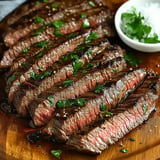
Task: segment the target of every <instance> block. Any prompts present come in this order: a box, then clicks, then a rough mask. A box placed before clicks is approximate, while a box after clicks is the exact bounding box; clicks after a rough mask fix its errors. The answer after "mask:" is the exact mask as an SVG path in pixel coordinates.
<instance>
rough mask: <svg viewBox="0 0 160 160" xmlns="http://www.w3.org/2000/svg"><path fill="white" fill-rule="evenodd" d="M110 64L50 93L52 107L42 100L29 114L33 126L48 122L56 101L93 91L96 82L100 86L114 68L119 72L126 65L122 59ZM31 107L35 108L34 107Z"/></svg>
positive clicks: (111, 73) (109, 76)
mask: <svg viewBox="0 0 160 160" xmlns="http://www.w3.org/2000/svg"><path fill="white" fill-rule="evenodd" d="M110 63H111V62H108V66H107V67H106V68H103V69H100V70H98V71H94V72H93V73H89V74H87V75H86V76H84V77H82V78H81V79H79V80H78V81H76V82H75V83H74V84H73V85H72V86H69V87H67V88H66V89H63V90H62V91H60V92H56V93H53V92H52V93H53V94H54V97H53V102H54V104H53V106H52V107H50V103H49V101H48V100H44V101H43V102H41V103H40V104H39V105H38V106H37V107H36V108H35V111H34V113H32V112H31V116H32V118H33V120H34V123H35V125H42V124H44V123H46V122H47V121H48V120H49V118H50V117H51V115H52V113H53V112H54V109H55V104H56V102H57V101H58V100H63V99H70V98H76V97H78V96H80V95H83V94H85V93H87V92H88V91H91V90H93V89H94V88H95V86H96V83H97V82H99V83H100V84H101V83H104V82H105V81H106V80H109V79H110V78H111V77H112V76H113V75H115V74H116V73H115V72H112V69H113V68H115V69H116V70H117V72H120V71H122V70H123V69H125V68H126V63H125V61H124V60H123V59H122V60H121V59H120V60H119V59H118V60H117V61H115V62H113V64H110ZM69 93H70V94H69ZM33 106H34V107H35V105H33ZM43 110H45V111H46V112H45V113H47V115H46V114H45V113H44V112H43ZM37 113H38V114H37ZM39 117H40V118H39ZM42 117H43V118H42ZM40 119H41V120H40Z"/></svg>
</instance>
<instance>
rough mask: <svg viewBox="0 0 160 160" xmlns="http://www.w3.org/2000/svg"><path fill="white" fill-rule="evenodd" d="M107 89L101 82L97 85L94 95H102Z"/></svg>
mask: <svg viewBox="0 0 160 160" xmlns="http://www.w3.org/2000/svg"><path fill="white" fill-rule="evenodd" d="M104 89H105V84H99V82H97V83H96V87H95V88H94V93H96V94H99V93H102V92H103V91H104Z"/></svg>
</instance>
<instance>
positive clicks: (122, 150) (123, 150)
mask: <svg viewBox="0 0 160 160" xmlns="http://www.w3.org/2000/svg"><path fill="white" fill-rule="evenodd" d="M120 151H121V152H122V153H126V152H128V149H127V148H123V149H121V150H120Z"/></svg>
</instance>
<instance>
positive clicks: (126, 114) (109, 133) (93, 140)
mask: <svg viewBox="0 0 160 160" xmlns="http://www.w3.org/2000/svg"><path fill="white" fill-rule="evenodd" d="M154 80H155V79H152V80H151V79H149V80H146V81H147V83H145V85H142V87H140V88H139V89H138V90H137V92H136V93H134V94H133V95H131V96H129V98H128V99H127V100H126V101H125V102H124V103H123V104H121V105H120V106H119V107H121V108H123V109H122V112H121V113H119V114H117V115H115V116H113V117H112V118H110V119H109V120H105V121H104V122H103V123H101V124H100V125H98V126H97V127H95V128H91V129H88V130H87V131H86V132H85V133H84V132H83V133H82V132H81V133H79V134H78V135H77V134H75V135H73V136H71V137H70V139H69V140H68V142H67V145H68V146H69V147H71V148H72V149H75V150H78V151H80V152H88V153H93V154H100V153H101V152H102V151H103V150H104V149H106V148H108V146H109V145H111V144H114V143H115V142H116V141H118V140H119V139H120V138H122V137H124V136H125V135H126V134H127V133H128V132H130V131H131V130H133V129H134V128H136V127H137V126H139V125H140V124H142V123H143V122H144V121H145V120H147V119H148V117H149V115H150V113H151V112H152V111H153V110H154V109H155V103H156V101H157V99H158V96H159V94H157V91H158V90H157V91H156V90H155V88H156V89H158V88H159V87H160V79H159V80H157V81H156V82H155V83H154ZM148 82H149V83H148ZM153 84H154V85H155V86H157V87H154V88H153V87H152V88H150V87H151V86H152V85H153ZM158 92H159V91H158ZM137 94H138V95H137ZM126 110H127V111H126ZM119 111H120V109H118V112H119Z"/></svg>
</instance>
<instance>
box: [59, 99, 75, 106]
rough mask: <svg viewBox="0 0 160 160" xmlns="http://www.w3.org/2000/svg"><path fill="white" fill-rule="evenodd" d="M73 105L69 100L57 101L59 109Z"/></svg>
mask: <svg viewBox="0 0 160 160" xmlns="http://www.w3.org/2000/svg"><path fill="white" fill-rule="evenodd" d="M71 106H72V103H71V102H70V101H69V100H59V101H57V107H58V108H64V107H71Z"/></svg>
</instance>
